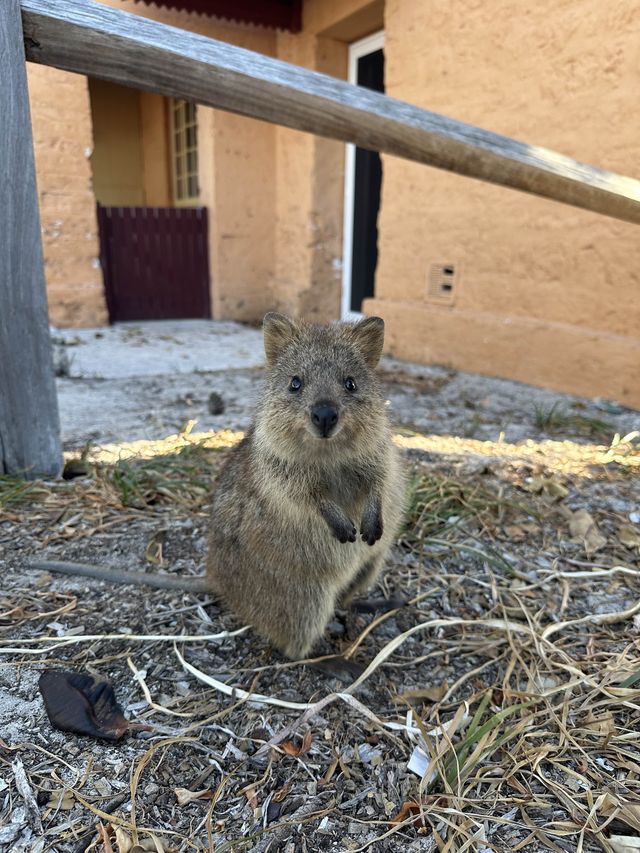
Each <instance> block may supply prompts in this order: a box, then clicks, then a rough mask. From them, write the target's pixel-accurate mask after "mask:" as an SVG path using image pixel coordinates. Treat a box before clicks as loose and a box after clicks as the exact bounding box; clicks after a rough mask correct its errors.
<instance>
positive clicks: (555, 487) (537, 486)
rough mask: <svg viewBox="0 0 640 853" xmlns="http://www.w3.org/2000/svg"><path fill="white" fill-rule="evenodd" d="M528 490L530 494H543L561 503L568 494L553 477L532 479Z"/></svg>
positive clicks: (567, 490) (564, 487) (566, 489)
mask: <svg viewBox="0 0 640 853" xmlns="http://www.w3.org/2000/svg"><path fill="white" fill-rule="evenodd" d="M528 488H529V491H530V492H533V493H534V494H536V495H537V494H540V493H541V492H544V494H545V495H547V496H548V497H550V498H552V499H553V500H556V501H561V500H562V499H563V498H566V497H567V495H568V494H569V489H568V488H567V487H566V486H565V485H563V484H562V483H561V482H559V480H556V479H555V478H554V477H534V478H533V480H531V482H530V483H529V486H528Z"/></svg>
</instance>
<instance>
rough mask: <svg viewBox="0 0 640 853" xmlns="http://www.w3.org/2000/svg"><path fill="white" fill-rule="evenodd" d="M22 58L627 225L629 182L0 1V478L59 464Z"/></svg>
mask: <svg viewBox="0 0 640 853" xmlns="http://www.w3.org/2000/svg"><path fill="white" fill-rule="evenodd" d="M20 11H21V12H22V26H21V21H20ZM25 55H26V58H27V59H29V60H32V61H33V62H39V63H43V64H45V65H52V66H55V67H57V68H62V69H65V70H68V71H75V72H78V73H80V74H87V75H91V76H94V77H99V78H102V79H104V80H110V81H113V82H116V83H121V84H124V85H129V86H133V87H136V88H143V89H148V90H150V91H155V92H159V93H160V94H163V95H168V96H173V97H178V98H186V99H188V100H191V101H195V102H197V103H200V104H205V105H207V106H211V107H217V108H219V109H224V110H229V111H231V112H235V113H239V114H241V115H245V116H251V117H252V118H258V119H262V120H264V121H269V122H272V123H275V124H281V125H285V126H287V127H292V128H296V129H298V130H304V131H308V132H310V133H315V134H318V135H321V136H326V137H329V138H332V139H338V140H342V141H344V142H353V143H356V144H357V145H360V146H361V147H363V148H369V149H373V150H378V151H382V152H386V153H388V154H394V155H396V156H399V157H404V158H407V159H409V160H415V161H417V162H419V163H424V164H427V165H429V166H435V167H437V168H440V169H448V170H449V171H453V172H457V173H458V174H461V175H467V176H469V177H472V178H478V179H480V180H483V181H489V182H491V183H494V184H499V185H502V186H506V187H512V188H514V189H518V190H523V191H525V192H529V193H533V194H535V195H539V196H544V197H547V198H550V199H555V200H556V201H560V202H565V203H567V204H571V205H575V206H576V207H582V208H586V209H588V210H592V211H595V212H597V213H602V214H605V215H607V216H613V217H617V218H619V219H623V220H627V221H629V222H635V223H640V181H637V180H634V179H632V178H626V177H622V176H620V175H615V174H612V173H610V172H606V171H603V170H602V169H597V168H594V167H592V166H586V165H584V164H582V163H579V162H577V161H576V160H573V159H571V158H569V157H564V156H562V155H559V154H555V153H553V152H552V151H548V150H546V149H544V148H539V147H537V146H534V145H528V144H527V143H524V142H517V141H516V140H513V139H509V138H507V137H505V136H499V135H497V134H495V133H491V132H489V131H487V130H483V129H481V128H478V127H473V126H471V125H468V124H464V123H462V122H459V121H454V120H453V119H450V118H447V117H445V116H442V115H438V114H436V113H432V112H429V111H427V110H423V109H419V108H418V107H415V106H412V105H410V104H406V103H403V102H402V101H398V100H395V99H393V98H390V97H387V96H385V95H380V94H378V93H376V92H372V91H370V90H367V89H364V88H360V87H357V86H353V85H351V84H348V83H344V82H342V81H340V80H336V79H334V78H333V77H328V76H325V75H323V74H318V73H316V72H313V71H308V70H306V69H304V68H298V67H296V66H293V65H289V64H288V63H285V62H281V61H278V60H276V59H271V58H269V57H266V56H262V55H261V54H257V53H253V52H251V51H248V50H244V49H242V48H239V47H235V46H232V45H229V44H225V43H223V42H219V41H214V40H213V39H208V38H205V37H204V36H200V35H196V34H194V33H190V32H185V31H183V30H179V29H175V28H174V27H169V26H166V25H164V24H159V23H156V22H154V21H149V20H147V19H145V18H143V17H140V16H137V15H132V14H128V13H126V12H123V11H120V10H117V9H112V8H110V7H108V6H103V5H101V4H99V3H95V2H91V0H22V2H21V3H19V0H0V81H2V82H1V85H0V157H1V158H2V163H1V164H0V165H1V169H2V173H1V175H0V178H1V180H0V474H3V473H18V472H22V473H24V474H25V476H36V475H38V474H55V473H57V471H59V467H60V459H61V453H60V441H59V429H58V413H57V406H56V399H55V386H54V380H53V368H52V359H51V344H50V340H49V332H48V326H47V315H46V298H45V291H44V280H43V272H42V250H41V245H40V235H39V218H38V199H37V194H36V188H35V175H34V167H33V152H32V144H31V127H30V123H29V104H28V95H27V86H26V74H25V67H24V60H25ZM576 133H579V129H578V128H576Z"/></svg>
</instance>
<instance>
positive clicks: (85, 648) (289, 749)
mask: <svg viewBox="0 0 640 853" xmlns="http://www.w3.org/2000/svg"><path fill="white" fill-rule="evenodd" d="M233 438H235V437H232V438H230V437H229V436H226V437H225V438H224V440H221V439H220V438H216V437H211V436H207V437H201V436H182V437H175V438H174V439H172V441H174V445H173V446H168V445H165V446H162V445H160V444H158V443H156V444H155V446H154V447H153V448H151V447H147V448H146V449H145V452H144V455H142V456H140V457H139V458H136V457H135V455H133V454H131V453H128V452H126V453H123V454H121V455H119V458H118V456H117V455H115V451H113V450H109V451H108V453H110V454H112V455H110V456H108V455H105V456H103V457H100V454H99V453H98V452H97V451H96V452H95V453H94V454H93V456H92V458H91V463H92V465H93V466H94V469H93V470H94V474H93V476H92V477H90V478H86V479H83V480H81V481H77V482H73V483H67V484H43V483H36V484H19V483H17V482H12V481H10V480H8V479H6V478H3V479H2V480H1V481H0V501H1V503H0V506H1V507H2V508H3V511H4V515H3V519H4V520H11V519H13V520H14V522H15V523H17V524H22V525H26V524H34V523H38V524H41V525H45V526H46V522H47V519H48V521H49V523H50V522H51V521H52V520H53V519H57V520H56V522H55V525H50V528H51V530H52V531H53V533H50V534H49V540H48V541H53V539H52V536H53V535H54V534H55V536H62V537H63V538H66V540H67V541H68V542H69V544H70V545H71V544H72V543H73V542H74V541H77V540H78V539H79V538H83V537H87V536H91V535H92V534H93V533H95V532H96V531H97V530H104V528H105V526H108V525H109V524H115V523H118V524H121V523H123V522H124V523H126V522H127V519H132V520H133V521H135V520H136V519H140V518H147V517H151V518H153V517H156V516H164V515H166V514H171V517H176V516H177V517H185V518H186V517H194V518H197V517H200V516H202V514H203V512H204V505H205V503H206V495H207V490H208V488H209V485H210V483H211V480H212V477H213V476H214V474H215V471H216V470H217V467H218V465H219V463H220V461H221V454H220V450H221V449H224V447H226V446H229V444H230V443H232V440H233ZM636 439H637V436H634V435H631V436H626V437H624V438H620V437H618V438H617V440H615V441H614V443H613V444H612V445H611V446H597V445H584V444H583V445H577V444H573V443H571V442H542V443H538V444H536V443H534V442H527V443H523V444H521V445H506V444H504V443H500V442H496V443H490V442H479V441H473V440H471V439H467V440H464V439H454V438H450V437H437V436H420V435H418V434H414V435H410V436H403V437H399V439H398V441H399V443H400V444H401V445H402V446H404V447H407V448H411V449H412V450H413V451H414V452H415V451H422V452H425V451H426V453H428V454H429V456H430V457H431V456H432V455H433V454H435V453H439V454H448V455H441V456H440V462H439V464H438V465H437V466H436V465H434V464H432V463H431V462H429V463H426V462H424V461H421V460H420V459H418V461H417V462H416V463H415V466H414V478H413V486H412V490H411V499H410V503H409V509H408V516H407V519H408V521H407V526H406V528H405V531H404V532H403V534H402V537H401V540H400V543H399V547H398V550H397V554H396V565H395V566H394V568H393V569H392V570H391V571H390V572H389V573H388V575H387V578H386V579H385V583H389V582H390V581H392V582H394V583H395V584H396V585H397V586H398V587H399V588H400V589H401V590H402V591H403V592H406V593H408V594H409V595H410V596H411V603H410V604H409V605H408V606H407V607H405V608H403V609H402V611H400V612H394V613H391V614H385V615H384V616H381V617H378V618H377V619H376V620H375V621H374V622H373V623H370V624H366V625H363V624H356V625H355V630H353V631H352V632H351V635H350V636H349V637H348V638H347V640H348V642H347V644H346V645H345V647H344V649H343V651H344V653H345V654H347V656H350V655H351V656H352V655H359V656H361V658H364V661H365V662H366V663H367V664H368V666H367V669H366V671H365V673H364V675H363V676H362V677H361V678H360V679H358V680H357V682H355V683H354V684H352V685H350V686H348V687H344V688H342V687H341V688H340V689H339V690H338V691H337V692H332V691H331V690H330V689H328V688H326V687H325V686H324V685H322V684H318V682H317V681H316V680H315V679H313V678H312V679H311V680H308V679H307V680H305V676H304V675H303V672H304V671H303V670H302V668H301V666H299V665H297V664H292V663H282V662H278V661H274V660H273V659H271V658H269V657H268V656H267V657H266V658H263V660H262V661H256V652H255V643H252V642H251V641H247V642H248V645H247V646H241V645H240V642H241V638H239V637H237V636H235V637H234V636H232V634H231V633H227V634H226V635H225V636H226V639H225V640H224V642H225V643H226V644H227V646H226V650H225V648H223V649H222V651H221V652H220V655H221V657H217V658H216V657H215V655H216V654H217V652H216V649H217V646H209V647H207V648H208V651H207V653H206V654H204V650H205V646H204V644H203V637H202V635H203V633H205V631H203V625H202V623H200V622H199V621H198V618H199V617H197V611H194V613H193V616H192V617H191V616H190V617H189V618H193V619H194V620H195V621H194V622H187V623H185V624H186V626H187V630H185V627H184V625H183V626H182V627H179V626H176V625H175V622H174V620H175V618H176V617H175V613H174V610H172V609H171V608H167V610H166V613H164V617H162V611H161V613H160V616H159V617H158V618H157V625H158V629H157V630H156V631H155V633H154V634H153V635H152V636H151V635H147V634H145V633H141V634H139V635H138V634H129V635H126V636H124V635H120V638H119V639H118V635H117V634H112V633H111V632H108V631H106V630H105V631H104V632H103V633H102V634H101V633H100V632H95V633H93V634H91V635H88V634H84V633H76V634H68V635H66V636H65V637H62V638H61V637H59V636H57V635H52V634H51V632H50V631H49V630H48V629H47V628H46V627H45V626H46V625H47V624H50V623H51V622H52V620H60V619H61V618H62V617H63V616H64V617H69V616H71V615H73V614H74V613H76V611H77V604H78V601H77V598H76V595H72V594H70V593H59V592H55V591H53V590H51V589H40V590H36V591H33V589H31V590H29V589H19V590H17V591H16V592H15V593H11V594H5V595H4V596H3V598H2V599H1V600H0V631H1V632H2V634H3V635H4V638H3V639H1V640H0V652H1V653H3V654H4V656H5V660H7V662H9V661H10V662H11V664H12V665H13V666H14V667H16V668H19V669H24V668H28V667H29V666H30V665H32V664H33V661H34V659H35V660H40V659H43V658H44V659H47V660H54V661H58V662H65V663H68V661H67V659H63V660H62V661H60V658H59V655H60V654H61V645H62V643H63V642H64V644H65V645H64V649H67V650H68V653H69V654H71V655H72V659H73V661H74V662H75V665H77V666H82V665H86V663H87V662H88V661H91V663H92V665H93V666H95V665H96V653H98V654H97V659H98V662H99V661H100V660H110V661H111V662H112V664H111V665H112V666H114V665H116V663H117V664H118V665H119V666H121V667H123V668H124V671H125V673H127V675H128V677H130V673H131V672H133V673H134V677H135V679H136V684H137V685H138V689H137V690H136V692H135V693H134V697H135V699H136V700H137V701H140V702H141V703H142V704H140V705H139V706H137V707H136V711H135V712H134V713H135V715H136V716H137V718H138V719H139V720H140V721H144V722H146V723H151V724H152V725H154V726H155V728H156V734H155V736H154V737H153V739H152V742H151V743H145V742H144V741H142V740H136V739H132V740H130V741H129V742H128V745H127V747H126V749H125V748H123V753H122V754H123V756H126V761H127V762H128V766H129V770H128V771H127V773H126V776H127V782H126V785H127V787H126V789H125V790H123V791H122V793H119V794H118V796H116V797H113V796H112V797H111V798H106V797H102V799H101V798H100V796H99V790H98V793H96V789H95V788H94V787H92V786H93V785H95V782H96V780H95V778H94V776H93V775H92V771H91V769H90V766H89V765H86V766H85V765H84V764H79V763H78V762H77V761H75V760H74V759H73V758H71V757H69V756H67V758H64V757H63V756H62V755H60V754H56V750H55V749H54V748H51V749H49V748H45V747H44V746H42V745H41V744H40V743H34V742H28V743H27V742H24V743H7V744H4V745H2V744H0V746H3V747H4V748H0V765H2V769H3V773H2V774H0V775H4V777H5V778H6V779H8V780H9V785H10V786H11V790H12V792H13V793H12V796H13V797H14V798H15V800H13V801H11V802H9V814H10V812H11V810H12V809H14V808H15V807H16V806H17V804H18V803H20V802H26V801H27V800H28V794H25V793H24V792H23V793H21V792H20V785H22V787H23V788H24V784H25V783H24V780H22V781H19V780H20V779H22V777H21V775H20V773H21V771H20V769H19V766H18V764H17V763H16V762H21V764H22V766H23V770H24V776H25V778H26V784H27V785H28V787H29V789H30V790H31V792H32V794H33V797H34V798H35V797H38V802H43V803H44V805H43V806H42V807H41V808H40V814H41V818H42V822H43V826H44V831H45V838H46V844H45V846H44V847H43V848H41V849H43V850H46V849H53V847H54V846H55V845H56V844H58V843H59V842H58V841H57V840H56V839H57V838H60V839H62V842H60V843H61V846H59V847H56V848H55V849H60V850H71V849H80V848H78V843H79V839H80V837H81V836H82V833H81V830H82V829H83V828H84V829H83V831H84V833H85V836H83V837H86V839H88V840H87V841H86V842H83V843H85V846H87V845H88V844H89V843H91V845H92V846H91V847H87V849H95V850H98V851H104V853H108V851H109V850H114V851H119V853H123V851H125V850H129V849H130V846H129V847H128V846H127V845H131V844H133V843H141V844H144V845H146V846H145V847H142V848H139V849H154V850H161V851H162V850H166V851H168V850H185V851H186V850H215V851H216V853H220V851H240V850H247V851H248V850H252V851H257V853H260V851H264V853H267V851H271V853H275V851H283V853H284V851H287V853H288V851H290V850H291V851H294V850H295V851H297V850H298V849H300V850H307V851H315V850H323V849H339V850H345V851H347V850H349V851H353V853H355V851H365V850H371V851H385V850H388V851H396V850H397V851H400V850H402V851H405V850H427V851H429V850H438V851H442V853H464V851H472V850H494V851H501V850H513V851H516V850H528V851H539V850H553V851H566V853H568V851H577V853H588V852H589V851H594V850H604V851H607V853H623V851H625V852H626V851H627V850H633V849H638V844H637V838H638V834H639V833H640V748H639V746H638V736H637V731H638V726H639V724H640V640H639V632H640V605H639V603H638V602H640V555H639V549H637V548H635V547H626V546H621V544H620V542H619V541H618V539H616V534H615V531H616V530H617V529H618V528H617V526H616V525H619V524H622V521H623V520H624V521H626V522H628V512H627V511H625V512H626V515H625V513H624V512H622V511H621V510H620V511H619V512H620V513H621V514H620V518H619V519H618V518H617V517H616V512H615V511H614V510H613V509H612V508H610V506H609V505H608V504H607V510H606V512H604V511H602V512H601V511H599V510H598V505H597V501H596V500H595V497H592V498H588V497H587V495H590V494H593V496H596V495H597V494H598V491H597V489H598V488H602V489H605V490H606V491H605V492H604V494H605V498H604V500H605V502H606V500H607V498H606V495H611V496H614V495H615V496H616V499H617V500H618V503H620V502H622V503H624V500H623V499H625V496H626V495H628V494H635V491H633V489H635V488H636V486H637V476H638V468H639V466H640V454H639V453H638V445H637V442H636ZM138 450H140V448H138ZM151 450H153V451H154V454H155V455H153V454H152V453H151V452H150V451H151ZM465 456H466V457H467V458H474V459H477V458H482V459H484V460H485V463H486V466H487V470H486V472H485V473H484V474H483V475H478V474H477V473H476V474H468V473H467V474H464V473H461V471H460V470H459V469H458V468H457V467H456V465H457V462H458V461H459V460H460V458H462V457H465ZM523 470H524V471H525V472H530V473H531V472H533V474H535V477H533V476H529V477H528V478H527V476H525V475H523V473H522V472H523ZM559 476H560V477H561V488H555V489H551V488H547V487H545V483H548V482H557V478H558V477H559ZM536 477H537V478H542V479H541V480H540V482H541V483H542V485H541V486H540V488H538V485H539V483H536V482H532V481H533V480H535V478H536ZM630 488H631V489H632V491H631V492H629V489H630ZM590 489H591V491H589V490H590ZM576 496H578V497H580V498H581V500H582V503H583V504H584V503H586V504H587V505H589V507H590V512H591V513H592V514H593V516H594V519H595V520H596V521H597V522H598V524H599V528H600V531H601V537H602V538H603V539H604V544H603V545H600V546H599V550H598V554H597V560H596V559H595V558H594V557H593V556H592V555H590V554H589V553H587V552H586V551H585V550H584V549H585V547H586V545H585V542H584V541H581V540H580V541H578V539H576V537H572V536H571V534H570V531H569V526H568V520H567V519H568V518H569V516H570V515H571V512H572V509H570V508H569V504H570V502H571V501H572V500H573V501H575V498H576ZM565 504H566V505H567V506H565ZM570 505H571V506H574V504H570ZM624 505H625V506H627V505H628V506H631V507H634V506H637V504H633V501H629V500H627V503H625V504H624ZM611 506H613V504H611ZM623 515H624V516H625V517H624V519H623ZM516 530H520V531H524V534H523V535H522V536H516V535H515V534H514V531H516ZM505 531H506V532H505ZM509 531H511V533H509ZM621 558H622V559H621ZM225 624H229V626H230V627H232V628H237V627H238V626H237V625H233V623H232V622H229V623H225ZM189 626H190V628H191V630H189V629H188V628H189ZM389 626H394V627H393V629H392V630H389V631H386V630H385V629H386V628H388V627H389ZM218 628H219V626H218V625H216V630H218ZM206 633H208V634H210V633H211V628H210V627H209V629H208V631H206ZM149 648H151V657H150V658H149V656H148V652H149ZM174 649H175V651H174ZM143 652H144V654H147V657H145V656H144V654H143ZM167 657H169V658H170V659H171V660H173V669H172V670H171V673H170V676H169V677H168V679H167V678H165V679H164V680H163V681H160V680H158V677H157V675H154V665H153V664H154V662H157V661H159V660H161V659H164V658H167ZM258 657H259V656H258ZM214 658H215V660H216V661H217V663H215V664H214V663H212V659H214ZM127 661H129V667H127V665H126V662H127ZM185 670H186V672H185ZM186 673H188V675H187V674H186ZM187 677H188V678H190V679H191V680H190V681H189V685H190V689H189V690H188V691H186V692H184V691H182V692H180V691H178V690H177V689H176V687H175V685H176V684H177V682H178V681H179V680H180V679H181V678H182V679H185V678H187ZM296 677H298V678H299V679H300V680H299V681H295V678H296ZM288 679H289V680H288ZM290 679H294V680H290ZM225 744H226V745H225ZM365 747H366V749H365ZM365 754H366V756H367V757H366V758H365V757H363V756H365ZM183 765H184V766H185V768H186V769H183V770H180V771H179V773H182V774H183V777H182V782H183V784H181V785H180V786H177V785H176V784H175V782H174V783H173V785H171V784H170V785H169V787H166V785H165V787H166V790H167V797H169V798H170V799H171V806H170V807H169V805H166V807H163V808H158V807H157V806H155V805H153V801H151V800H149V794H148V790H149V785H150V783H151V782H154V783H155V782H156V780H157V784H162V783H161V782H160V780H161V779H163V778H164V776H163V772H164V769H165V768H168V767H170V768H182V767H183ZM83 768H84V769H83ZM408 768H411V769H408ZM196 771H197V772H196ZM176 773H178V771H177V770H175V769H172V773H171V775H170V778H172V779H175V777H176ZM52 774H53V776H52ZM348 783H349V784H348ZM157 784H156V787H157ZM16 786H17V787H16ZM178 787H179V788H180V793H179V792H178V790H176V791H175V792H173V788H178ZM182 789H188V790H187V791H184V790H182ZM368 791H370V792H371V796H369V795H368V793H367V792H368ZM363 792H364V793H363ZM361 794H362V795H363V796H360V795H361ZM56 797H57V800H56ZM359 797H360V798H359ZM64 798H66V799H64ZM358 798H359V799H358ZM34 801H35V800H34ZM63 802H65V803H66V804H67V807H68V808H67V810H65V808H63V807H62V805H61V804H62V803H63ZM166 802H167V803H168V802H169V801H168V800H167V801H166ZM123 803H124V804H126V803H129V804H130V810H123V809H122V808H121V807H122V805H123ZM70 814H74V815H79V816H80V818H79V822H78V821H76V823H75V824H72V825H70V824H69V820H68V818H67V816H68V815H70ZM47 833H48V834H47ZM65 839H66V840H65ZM292 839H293V840H292ZM621 839H623V840H621ZM291 844H293V846H290V845H291ZM64 845H67V846H64ZM73 845H76V847H75V848H74V847H73ZM300 845H302V846H300ZM624 845H627V846H624ZM634 845H635V846H634ZM83 849H84V848H83Z"/></svg>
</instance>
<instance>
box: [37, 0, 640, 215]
mask: <svg viewBox="0 0 640 853" xmlns="http://www.w3.org/2000/svg"><path fill="white" fill-rule="evenodd" d="M21 6H22V15H23V25H24V31H25V37H26V42H25V44H26V54H27V59H30V60H32V61H33V62H41V63H44V64H45V65H54V66H56V67H57V68H63V69H66V70H68V71H77V72H79V73H80V74H88V75H91V76H93V77H100V78H102V79H104V80H111V81H113V82H116V83H122V84H124V85H126V86H134V87H136V88H140V89H148V90H150V91H154V92H160V93H161V94H163V95H169V96H173V97H177V98H186V99H188V100H192V101H196V102H197V103H200V104H206V105H207V106H211V107H217V108H219V109H223V110H229V111H231V112H235V113H239V114H241V115H245V116H251V117H252V118H258V119H263V120H264V121H269V122H273V123H275V124H281V125H285V126H286V127H292V128H296V129H297V130H305V131H308V132H310V133H315V134H318V135H320V136H327V137H330V138H332V139H339V140H343V141H344V142H354V143H356V144H357V145H360V146H362V147H363V148H370V149H374V150H376V151H383V152H386V153H387V154H394V155H396V156H398V157H404V158H406V159H408V160H415V161H417V162H419V163H424V164H426V165H429V166H435V167H437V168H439V169H447V170H449V171H451V172H457V173H458V174H460V175H467V176H468V177H471V178H478V179H480V180H482V181H489V182H490V183H493V184H499V185H501V186H506V187H512V188H514V189H518V190H523V191H524V192H528V193H533V194H535V195H539V196H544V197H546V198H550V199H555V200H556V201H561V202H564V203H566V204H571V205H574V206H576V207H582V208H586V209H587V210H592V211H595V212H597V213H602V214H605V215H607V216H613V217H616V218H618V219H624V220H627V221H629V222H636V223H640V181H637V180H634V179H632V178H627V177H623V176H621V175H616V174H613V173H611V172H606V171H604V170H603V169H598V168H596V167H594V166H587V165H585V164H583V163H579V162H578V161H577V160H573V159H571V158H570V157H564V156H563V155H561V154H556V153H554V152H553V151H548V150H547V149H545V148H540V147H538V146H535V145H528V144H527V143H526V142H518V141H516V140H514V139H510V138H508V137H506V136H499V135H498V134H496V133H491V132H490V131H488V130H483V129H482V128H479V127H474V126H473V125H469V124H464V123H463V122H460V121H455V120H454V119H450V118H447V117H446V116H442V115H439V114H437V113H433V112H429V111H428V110H423V109H420V108H418V107H415V106H412V105H411V104H407V103H404V102H403V101H398V100H396V99H394V98H390V97H387V96H385V95H380V94H378V93H376V92H372V91H370V90H368V89H365V88H362V87H358V86H353V85H351V84H349V83H345V82H343V81H341V80H336V79H334V78H333V77H328V76H326V75H324V74H318V73H316V72H314V71H308V70H307V69H304V68H299V67H297V66H295V65H290V64H288V63H286V62H281V61H279V60H277V59H271V58H270V57H267V56H263V55H262V54H258V53H253V52H252V51H249V50H244V49H243V48H240V47H235V46H233V45H229V44H226V43H224V42H219V41H214V40H213V39H209V38H205V37H204V36H201V35H197V34H195V33H191V32H186V31H185V30H179V29H176V28H175V27H169V26H166V25H165V24H159V23H157V22H155V21H149V20H147V19H145V18H142V17H139V16H137V15H132V14H129V13H127V12H123V11H120V10H119V9H112V8H110V7H108V6H103V5H101V4H100V3H95V2H91V0H22V2H21Z"/></svg>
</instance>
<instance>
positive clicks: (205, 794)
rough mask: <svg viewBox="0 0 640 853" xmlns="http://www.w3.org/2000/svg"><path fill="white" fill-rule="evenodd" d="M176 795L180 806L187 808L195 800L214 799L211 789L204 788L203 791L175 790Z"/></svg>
mask: <svg viewBox="0 0 640 853" xmlns="http://www.w3.org/2000/svg"><path fill="white" fill-rule="evenodd" d="M174 794H175V795H176V800H177V801H178V805H179V806H185V805H186V804H187V803H192V802H193V801H194V800H210V799H211V798H212V797H213V791H212V790H211V788H203V789H202V790H201V791H190V790H189V789H188V788H174Z"/></svg>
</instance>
